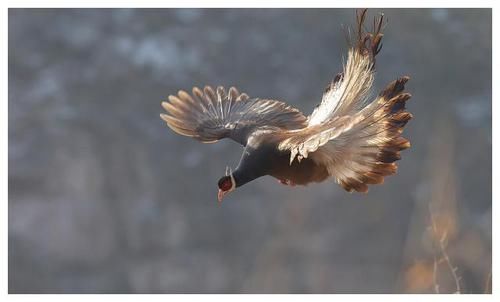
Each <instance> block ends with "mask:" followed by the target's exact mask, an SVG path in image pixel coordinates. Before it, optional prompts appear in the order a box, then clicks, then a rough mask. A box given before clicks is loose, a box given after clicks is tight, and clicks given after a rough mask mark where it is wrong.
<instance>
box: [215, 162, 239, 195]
mask: <svg viewBox="0 0 500 302" xmlns="http://www.w3.org/2000/svg"><path fill="white" fill-rule="evenodd" d="M218 186H219V193H218V194H217V199H218V200H219V203H220V202H222V199H223V198H224V196H226V194H228V193H229V192H231V191H234V189H236V181H235V180H234V177H233V172H232V171H231V169H229V168H226V175H225V176H223V177H221V178H220V179H219V182H218Z"/></svg>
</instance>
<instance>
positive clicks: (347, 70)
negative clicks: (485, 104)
mask: <svg viewBox="0 0 500 302" xmlns="http://www.w3.org/2000/svg"><path fill="white" fill-rule="evenodd" d="M357 17H358V18H357V20H358V24H357V25H358V38H357V43H356V46H355V47H352V48H350V49H349V52H348V59H347V63H346V65H345V66H344V70H343V72H342V73H341V74H339V75H338V76H337V77H336V78H335V80H334V81H333V83H332V84H331V85H330V86H329V87H328V89H327V91H326V92H325V94H324V96H323V99H322V102H321V104H320V105H319V106H318V107H317V108H316V109H315V110H314V112H313V113H312V114H311V116H310V117H309V119H308V126H307V127H305V128H303V129H300V130H294V131H288V132H287V133H285V134H284V137H285V139H284V140H283V141H282V142H281V143H280V144H279V146H278V148H279V149H280V150H282V151H287V150H288V151H290V163H292V162H293V161H294V160H295V159H296V158H297V159H298V160H299V161H300V160H301V159H302V158H306V157H309V158H311V159H312V160H314V161H315V162H316V164H318V165H320V166H323V167H325V168H326V170H327V171H328V174H329V175H330V176H332V177H334V178H335V180H336V181H337V183H339V184H340V185H341V186H342V187H344V189H346V190H347V191H353V190H356V191H358V192H366V191H368V186H367V184H378V183H382V182H383V181H384V177H385V176H387V175H391V174H394V173H395V172H396V168H397V167H396V164H395V163H394V161H396V160H398V159H399V158H400V154H399V151H401V150H403V149H406V148H408V147H409V146H410V143H409V142H408V140H406V139H405V138H403V137H401V133H402V131H403V127H404V126H405V125H406V123H407V122H408V120H410V119H411V117H412V115H411V114H410V113H409V112H407V111H406V110H405V103H406V101H407V100H408V99H409V98H410V97H411V96H410V94H408V93H405V92H404V85H405V83H406V82H407V81H408V79H409V78H408V77H402V78H400V79H399V80H396V81H394V82H392V83H391V84H389V85H388V86H387V87H386V89H384V90H383V91H382V92H381V93H380V94H379V96H378V97H377V98H375V99H374V100H373V101H372V102H368V101H367V94H368V92H369V90H370V88H371V86H372V83H373V70H374V63H375V56H376V54H377V53H378V52H379V51H380V48H381V39H382V33H381V28H382V21H383V16H381V17H380V18H378V19H375V22H374V29H373V32H372V33H365V32H364V30H363V28H364V27H363V23H364V19H365V17H366V10H363V11H361V12H360V13H358V15H357Z"/></svg>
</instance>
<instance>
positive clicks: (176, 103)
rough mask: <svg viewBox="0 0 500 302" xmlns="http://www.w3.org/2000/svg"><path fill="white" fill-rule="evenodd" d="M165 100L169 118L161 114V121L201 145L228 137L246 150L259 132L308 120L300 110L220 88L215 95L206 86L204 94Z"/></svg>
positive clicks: (301, 124)
mask: <svg viewBox="0 0 500 302" xmlns="http://www.w3.org/2000/svg"><path fill="white" fill-rule="evenodd" d="M168 99H169V101H168V102H163V103H162V106H163V108H165V110H167V112H168V114H161V118H162V119H163V120H165V121H166V122H167V124H168V126H169V127H170V128H171V129H172V130H174V131H175V132H177V133H179V134H182V135H185V136H190V137H193V138H195V139H197V140H200V141H202V142H204V143H213V142H216V141H218V140H220V139H222V138H226V137H228V138H231V139H232V140H234V141H236V142H238V143H240V144H242V145H243V146H245V145H246V143H247V139H248V137H249V135H250V134H251V133H252V132H253V131H255V130H256V129H258V128H262V127H277V128H281V129H284V130H293V129H300V128H303V127H305V126H306V120H307V118H306V117H305V116H304V115H303V114H302V113H301V112H300V111H299V110H297V109H295V108H293V107H291V106H289V105H287V104H286V103H284V102H280V101H275V100H267V99H250V98H249V97H248V95H247V94H245V93H242V94H240V93H239V92H238V90H237V89H236V88H234V87H231V88H230V89H229V91H228V93H226V91H225V90H224V88H223V87H220V86H219V87H217V89H216V90H215V91H214V90H213V89H212V88H211V87H209V86H206V87H205V88H204V89H203V91H202V90H201V89H199V88H197V87H194V88H193V94H192V95H189V94H188V93H186V92H184V91H182V90H181V91H179V93H178V94H177V96H169V98H168Z"/></svg>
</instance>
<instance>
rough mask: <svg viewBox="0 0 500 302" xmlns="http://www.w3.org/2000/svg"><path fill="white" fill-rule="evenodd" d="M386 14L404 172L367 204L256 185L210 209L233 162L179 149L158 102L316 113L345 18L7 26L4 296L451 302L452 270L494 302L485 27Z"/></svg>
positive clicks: (337, 13) (106, 15)
mask: <svg viewBox="0 0 500 302" xmlns="http://www.w3.org/2000/svg"><path fill="white" fill-rule="evenodd" d="M378 11H384V12H385V14H386V16H387V17H388V19H389V24H388V26H387V27H386V30H385V33H386V35H385V38H384V39H385V41H384V47H383V50H382V52H381V54H380V57H379V59H378V61H377V63H378V72H377V80H376V85H375V90H374V93H376V92H377V91H379V90H380V89H382V88H383V87H384V86H385V85H386V84H387V83H389V82H390V81H392V80H394V79H395V78H397V77H399V76H402V75H410V76H411V78H412V79H411V81H410V82H409V84H408V90H409V91H410V92H411V93H412V94H413V98H412V99H411V100H410V102H409V105H408V107H409V110H410V111H411V112H412V113H413V114H414V119H413V120H412V121H410V123H409V124H408V125H407V128H406V129H407V130H406V132H405V136H406V137H408V138H410V140H411V142H412V148H411V149H409V150H407V151H404V152H403V160H402V161H400V162H399V171H398V174H397V175H396V176H392V177H389V178H387V179H386V183H385V184H384V185H383V186H376V187H371V190H370V192H369V193H368V194H367V195H363V194H349V193H346V192H345V191H343V190H342V189H341V188H340V187H339V186H338V185H336V184H334V183H333V182H330V183H328V182H327V183H322V184H313V185H310V186H308V187H305V188H304V187H296V188H289V187H285V186H282V185H279V184H277V182H276V181H275V180H274V179H272V178H269V177H264V178H261V179H259V180H257V181H254V182H252V183H251V184H248V185H246V186H244V187H242V188H240V189H238V190H237V191H236V192H234V193H232V194H231V195H230V196H229V197H228V198H227V199H226V200H225V201H224V203H223V205H222V206H221V207H219V206H217V204H216V193H217V188H216V181H217V179H218V178H219V177H220V176H221V175H223V173H224V170H225V166H226V165H231V166H233V167H235V166H236V164H237V162H238V160H239V157H240V154H241V150H242V149H241V147H240V146H238V145H237V144H236V143H233V142H230V141H223V142H220V143H218V144H212V145H202V144H200V143H198V142H196V141H194V140H191V139H189V138H186V137H181V136H179V135H176V134H174V133H173V132H172V131H170V130H169V129H168V128H167V127H166V125H165V124H164V123H163V121H162V120H161V119H160V118H159V114H160V113H161V112H162V108H161V106H160V102H161V100H164V99H165V98H166V97H167V96H168V95H169V94H174V93H176V92H177V90H179V89H185V90H188V89H190V88H191V87H192V86H193V85H197V86H203V85H205V84H210V85H219V84H220V85H224V86H226V87H229V86H231V85H234V86H237V87H239V88H240V91H245V92H247V93H248V94H249V95H251V96H254V97H269V98H277V99H282V100H286V101H287V102H289V103H291V104H293V105H294V106H296V107H298V108H300V109H302V110H303V111H304V112H306V113H309V112H311V110H312V109H313V108H314V106H315V105H316V104H317V103H318V102H319V100H320V98H321V94H322V91H323V89H324V87H325V86H326V85H327V83H328V82H329V81H330V80H331V79H332V77H333V76H334V75H335V74H336V73H337V72H339V71H340V69H341V62H342V60H341V59H342V56H344V55H345V51H346V43H345V39H344V38H345V37H344V33H343V31H342V28H341V25H342V24H344V25H348V24H353V22H354V15H355V13H354V10H353V9H201V10H200V9H140V10H137V9H99V10H96V9H10V10H9V112H8V113H9V115H8V116H9V291H10V292H11V293H401V292H410V293H415V292H435V291H436V289H438V290H439V292H455V291H457V286H456V283H455V278H453V275H452V271H451V270H450V269H449V267H448V263H447V262H446V261H442V260H440V259H441V258H442V257H443V253H445V254H446V255H448V256H449V259H450V263H451V265H452V266H453V267H456V268H457V271H456V273H457V277H458V278H461V280H459V285H460V288H459V291H460V292H463V293H471V292H472V293H482V292H490V281H489V280H490V277H491V274H490V272H491V236H492V235H491V203H492V200H491V189H492V188H491V186H492V184H491V156H492V153H491V152H492V151H491V150H492V149H491V148H492V147H491V98H492V95H491V85H492V83H491V55H492V53H491V10H489V9H467V10H459V9H452V10H447V9H404V10H396V9H371V10H370V13H371V15H374V14H375V13H377V12H378ZM431 213H432V217H433V219H432V220H431V215H430V214H431ZM432 221H434V226H435V228H434V229H433V228H431V226H432ZM441 239H443V241H441V243H442V245H440V240H441ZM436 286H438V288H436Z"/></svg>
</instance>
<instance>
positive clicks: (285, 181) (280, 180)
mask: <svg viewBox="0 0 500 302" xmlns="http://www.w3.org/2000/svg"><path fill="white" fill-rule="evenodd" d="M278 182H279V183H280V184H282V185H285V186H291V187H295V183H294V182H293V181H291V180H289V179H278Z"/></svg>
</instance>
